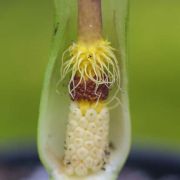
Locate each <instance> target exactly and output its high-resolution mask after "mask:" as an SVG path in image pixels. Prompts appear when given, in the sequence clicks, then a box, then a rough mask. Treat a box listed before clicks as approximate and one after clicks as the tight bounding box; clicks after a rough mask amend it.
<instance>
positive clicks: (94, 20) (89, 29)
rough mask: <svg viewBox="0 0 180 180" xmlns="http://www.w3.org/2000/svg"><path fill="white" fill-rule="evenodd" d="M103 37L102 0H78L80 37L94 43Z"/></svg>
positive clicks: (81, 39) (84, 40) (80, 39)
mask: <svg viewBox="0 0 180 180" xmlns="http://www.w3.org/2000/svg"><path fill="white" fill-rule="evenodd" d="M101 37H102V16H101V0H78V39H79V41H83V42H85V43H92V42H94V41H97V40H99V39H101Z"/></svg>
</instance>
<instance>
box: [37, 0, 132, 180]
mask: <svg viewBox="0 0 180 180" xmlns="http://www.w3.org/2000/svg"><path fill="white" fill-rule="evenodd" d="M55 7H56V18H55V19H56V23H55V30H54V37H53V44H52V50H51V54H50V62H49V64H48V69H47V73H46V77H45V83H44V88H43V92H42V99H41V107H40V117H39V126H38V150H39V155H40V159H41V161H42V163H43V165H44V166H45V168H46V169H47V171H48V172H49V175H50V177H51V178H52V179H57V180H63V179H65V180H66V179H72V180H73V179H87V180H103V179H104V180H105V179H108V180H109V179H116V178H117V176H118V173H119V171H120V169H121V168H122V166H123V164H124V162H125V160H126V158H127V155H128V152H129V146H130V119H129V108H128V94H127V77H126V53H125V46H126V37H125V36H126V15H127V14H126V12H127V0H111V1H108V0H103V1H102V2H101V0H75V1H72V0H66V1H65V0H55Z"/></svg>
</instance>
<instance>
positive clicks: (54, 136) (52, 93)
mask: <svg viewBox="0 0 180 180" xmlns="http://www.w3.org/2000/svg"><path fill="white" fill-rule="evenodd" d="M54 1H55V12H56V14H55V24H54V34H53V42H52V47H51V52H50V58H49V64H48V66H47V71H46V75H45V80H44V86H43V91H42V97H41V104H40V115H39V124H38V151H39V155H40V159H41V161H42V163H43V165H44V166H45V168H46V169H47V171H48V172H49V174H50V175H51V176H52V177H53V178H55V177H57V176H56V175H55V174H57V172H58V173H59V174H61V175H62V176H61V179H62V177H63V178H64V179H67V177H66V178H65V175H64V174H65V173H64V172H63V168H62V167H61V163H60V162H61V160H62V158H63V153H64V140H65V131H66V125H67V120H68V112H69V103H70V97H69V95H68V92H67V83H66V82H68V77H67V80H66V81H65V82H64V83H59V82H60V66H61V59H62V55H63V52H64V51H65V50H66V49H67V48H68V47H69V46H70V45H71V44H72V42H76V40H77V0H54ZM127 8H128V2H127V0H103V1H102V18H103V36H104V38H106V39H108V40H109V41H110V42H111V43H112V46H113V47H114V48H115V49H116V50H117V53H116V55H117V58H118V60H119V62H120V67H119V68H120V70H121V87H122V91H121V93H119V95H118V96H119V98H120V99H121V104H120V105H119V106H118V107H117V108H115V109H113V110H112V111H111V112H110V115H111V122H110V141H111V142H112V143H113V145H114V147H115V149H114V150H113V152H112V155H111V161H110V167H111V168H110V169H111V171H109V172H107V171H102V172H98V173H96V174H93V175H92V176H91V175H90V176H87V177H86V179H92V178H94V179H98V178H99V179H116V178H117V176H118V173H119V171H120V169H121V168H122V166H123V164H124V162H125V160H126V158H127V155H128V152H129V147H130V118H129V107H128V93H127V76H126V63H127V58H126V32H127V29H126V25H127ZM114 91H115V88H114V90H112V91H111V94H112V93H114ZM55 179H57V178H55ZM68 179H74V178H73V177H72V178H70V177H69V178H68ZM84 179H85V178H84Z"/></svg>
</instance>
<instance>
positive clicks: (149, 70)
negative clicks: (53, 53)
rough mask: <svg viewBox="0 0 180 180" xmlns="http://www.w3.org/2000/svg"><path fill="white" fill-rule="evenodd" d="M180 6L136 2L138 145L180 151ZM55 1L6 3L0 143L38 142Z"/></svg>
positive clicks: (0, 44) (133, 42) (166, 0)
mask: <svg viewBox="0 0 180 180" xmlns="http://www.w3.org/2000/svg"><path fill="white" fill-rule="evenodd" d="M179 9H180V1H178V0H171V1H170V0H143V1H142V0H131V4H130V16H129V19H130V22H129V32H128V52H129V53H128V56H129V66H128V72H129V79H130V82H129V91H130V107H131V117H132V130H133V142H137V141H138V142H139V141H140V142H142V143H144V142H146V144H147V143H153V142H154V143H163V144H167V145H169V146H170V147H180V144H179V139H180V130H179V129H180V118H179V117H180V115H179V114H180V103H179V101H180V93H179V92H180V83H179V79H180V62H179V59H180V53H179V49H180V33H179V32H180V11H179ZM52 31H53V2H52V0H6V1H2V0H0V49H1V53H0V59H1V60H0V138H1V139H0V141H1V143H4V142H9V141H11V142H13V141H23V140H27V139H28V140H34V141H35V140H36V128H37V119H38V106H39V100H40V92H41V87H42V83H43V75H44V71H45V67H46V65H47V62H48V54H49V48H50V43H51V34H52Z"/></svg>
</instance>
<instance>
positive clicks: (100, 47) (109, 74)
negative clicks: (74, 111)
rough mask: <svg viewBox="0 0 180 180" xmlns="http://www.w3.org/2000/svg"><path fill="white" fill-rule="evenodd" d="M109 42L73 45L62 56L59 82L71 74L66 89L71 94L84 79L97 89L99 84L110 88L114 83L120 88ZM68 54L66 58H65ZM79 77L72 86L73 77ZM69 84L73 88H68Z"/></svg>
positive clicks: (115, 61) (116, 65) (114, 58)
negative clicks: (92, 83) (91, 82)
mask: <svg viewBox="0 0 180 180" xmlns="http://www.w3.org/2000/svg"><path fill="white" fill-rule="evenodd" d="M114 50H115V49H114V48H112V47H111V46H110V42H108V41H104V40H99V41H97V42H96V43H93V44H85V43H83V42H78V43H73V44H72V45H71V46H70V47H69V48H68V49H67V50H66V51H65V52H64V54H63V57H62V65H61V80H63V79H64V78H65V77H66V75H67V74H69V73H71V77H70V81H69V85H68V89H69V94H70V95H71V96H72V97H73V94H72V92H73V91H74V90H75V89H76V88H77V87H78V86H79V85H80V84H81V82H82V81H83V82H84V83H86V79H90V80H91V81H93V82H94V83H95V84H96V85H97V86H96V89H97V88H98V85H100V84H106V85H107V86H108V87H111V86H112V85H113V84H114V83H115V82H116V83H117V85H118V87H120V71H119V67H118V61H117V58H116V56H115V54H114ZM67 53H68V56H67V57H66V55H67ZM65 57H66V58H65ZM76 75H78V76H79V77H80V80H79V82H78V83H77V84H76V85H74V77H75V76H76ZM71 83H72V84H73V88H71V87H70V85H71Z"/></svg>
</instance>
